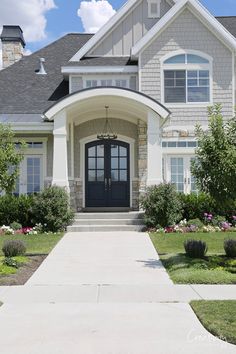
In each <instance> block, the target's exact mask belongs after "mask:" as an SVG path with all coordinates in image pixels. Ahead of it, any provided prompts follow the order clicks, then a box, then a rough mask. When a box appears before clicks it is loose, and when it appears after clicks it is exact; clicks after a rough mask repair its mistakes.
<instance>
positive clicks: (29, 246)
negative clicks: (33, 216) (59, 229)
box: [0, 233, 64, 276]
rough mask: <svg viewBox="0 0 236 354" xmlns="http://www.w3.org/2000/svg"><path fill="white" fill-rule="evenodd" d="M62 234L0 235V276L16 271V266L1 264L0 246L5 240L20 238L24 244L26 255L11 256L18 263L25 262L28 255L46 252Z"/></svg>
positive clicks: (2, 258) (0, 247)
mask: <svg viewBox="0 0 236 354" xmlns="http://www.w3.org/2000/svg"><path fill="white" fill-rule="evenodd" d="M63 235H64V234H63V233H58V234H38V235H14V236H9V235H7V236H0V276H8V275H11V274H14V273H16V272H17V268H15V267H9V266H7V265H5V264H3V260H4V256H3V253H2V246H3V244H4V242H5V241H6V240H22V241H24V243H25V245H26V257H13V259H15V260H16V261H17V263H18V264H19V266H20V265H21V264H26V263H27V262H28V260H29V258H27V254H28V255H34V254H48V253H49V252H50V251H51V250H52V249H53V247H54V246H55V245H56V244H57V242H58V241H59V240H60V239H61V238H62V236H63Z"/></svg>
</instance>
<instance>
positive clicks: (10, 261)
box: [2, 257, 19, 268]
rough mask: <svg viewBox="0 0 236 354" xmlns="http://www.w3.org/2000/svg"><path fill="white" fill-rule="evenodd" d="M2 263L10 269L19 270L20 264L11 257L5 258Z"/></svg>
mask: <svg viewBox="0 0 236 354" xmlns="http://www.w3.org/2000/svg"><path fill="white" fill-rule="evenodd" d="M2 263H3V264H4V265H6V266H8V267H13V268H19V265H18V262H17V261H16V260H15V259H13V258H11V257H7V258H4V260H3V262H2Z"/></svg>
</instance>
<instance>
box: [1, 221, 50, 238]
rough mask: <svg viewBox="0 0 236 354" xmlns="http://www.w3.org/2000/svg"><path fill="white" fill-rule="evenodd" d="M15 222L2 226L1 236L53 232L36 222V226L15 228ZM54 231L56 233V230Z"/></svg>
mask: <svg viewBox="0 0 236 354" xmlns="http://www.w3.org/2000/svg"><path fill="white" fill-rule="evenodd" d="M13 224H14V223H13ZM13 224H11V225H10V226H6V225H3V226H1V227H0V236H1V235H38V234H43V233H44V234H45V233H46V234H47V233H52V232H45V231H44V227H43V225H41V224H36V225H35V226H34V227H19V228H14V226H13ZM44 226H45V225H44ZM54 233H55V234H56V232H54Z"/></svg>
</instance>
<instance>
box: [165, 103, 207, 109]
mask: <svg viewBox="0 0 236 354" xmlns="http://www.w3.org/2000/svg"><path fill="white" fill-rule="evenodd" d="M162 104H163V105H164V106H165V107H166V108H207V107H209V106H212V105H213V103H212V102H206V103H165V102H163V103H162Z"/></svg>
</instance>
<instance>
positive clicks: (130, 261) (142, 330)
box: [0, 232, 236, 354]
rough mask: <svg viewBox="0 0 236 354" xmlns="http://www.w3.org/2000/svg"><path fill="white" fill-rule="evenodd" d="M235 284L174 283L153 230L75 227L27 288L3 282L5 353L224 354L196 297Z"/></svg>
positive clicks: (219, 294)
mask: <svg viewBox="0 0 236 354" xmlns="http://www.w3.org/2000/svg"><path fill="white" fill-rule="evenodd" d="M234 289H235V286H202V285H192V286H190V285H173V283H172V282H171V280H170V279H169V277H168V274H167V273H166V271H165V269H164V268H163V266H162V264H161V262H160V261H159V258H158V255H157V254H156V251H155V249H154V247H153V245H152V243H151V241H150V239H149V236H148V235H147V234H144V233H143V234H141V233H136V232H122V233H114V232H113V233H103V234H100V233H91V234H89V233H79V234H77V233H68V234H66V236H65V237H64V238H63V239H62V240H61V241H60V242H59V243H58V245H57V246H56V247H55V248H54V250H53V251H52V252H51V254H50V255H49V256H48V257H47V259H46V260H45V261H44V262H43V264H42V265H41V267H40V268H39V269H38V270H37V271H36V273H35V274H34V275H33V276H32V278H31V279H30V280H29V281H28V282H27V283H26V285H25V286H18V287H17V286H14V287H0V300H1V301H3V302H4V305H3V306H2V307H1V308H0V343H1V352H2V353H4V354H16V353H17V354H68V353H70V354H75V353H76V354H144V353H145V354H159V353H160V354H175V353H181V354H185V353H188V354H189V352H191V353H193V354H198V353H199V354H200V353H207V354H211V353H212V354H213V353H214V354H218V353H219V354H220V353H222V352H224V354H231V353H234V354H235V353H236V347H235V346H233V345H230V344H227V343H225V342H223V341H221V340H219V339H217V338H215V337H213V336H212V335H211V334H209V333H208V332H207V331H206V330H205V329H204V328H203V327H202V325H201V324H200V322H199V321H198V319H197V318H196V316H195V315H194V313H193V311H192V309H191V307H190V306H189V304H188V302H189V301H190V300H192V299H202V298H205V299H208V298H209V299H211V298H212V299H216V298H217V299H219V298H220V299H232V298H233V299H236V291H235V290H234Z"/></svg>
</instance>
